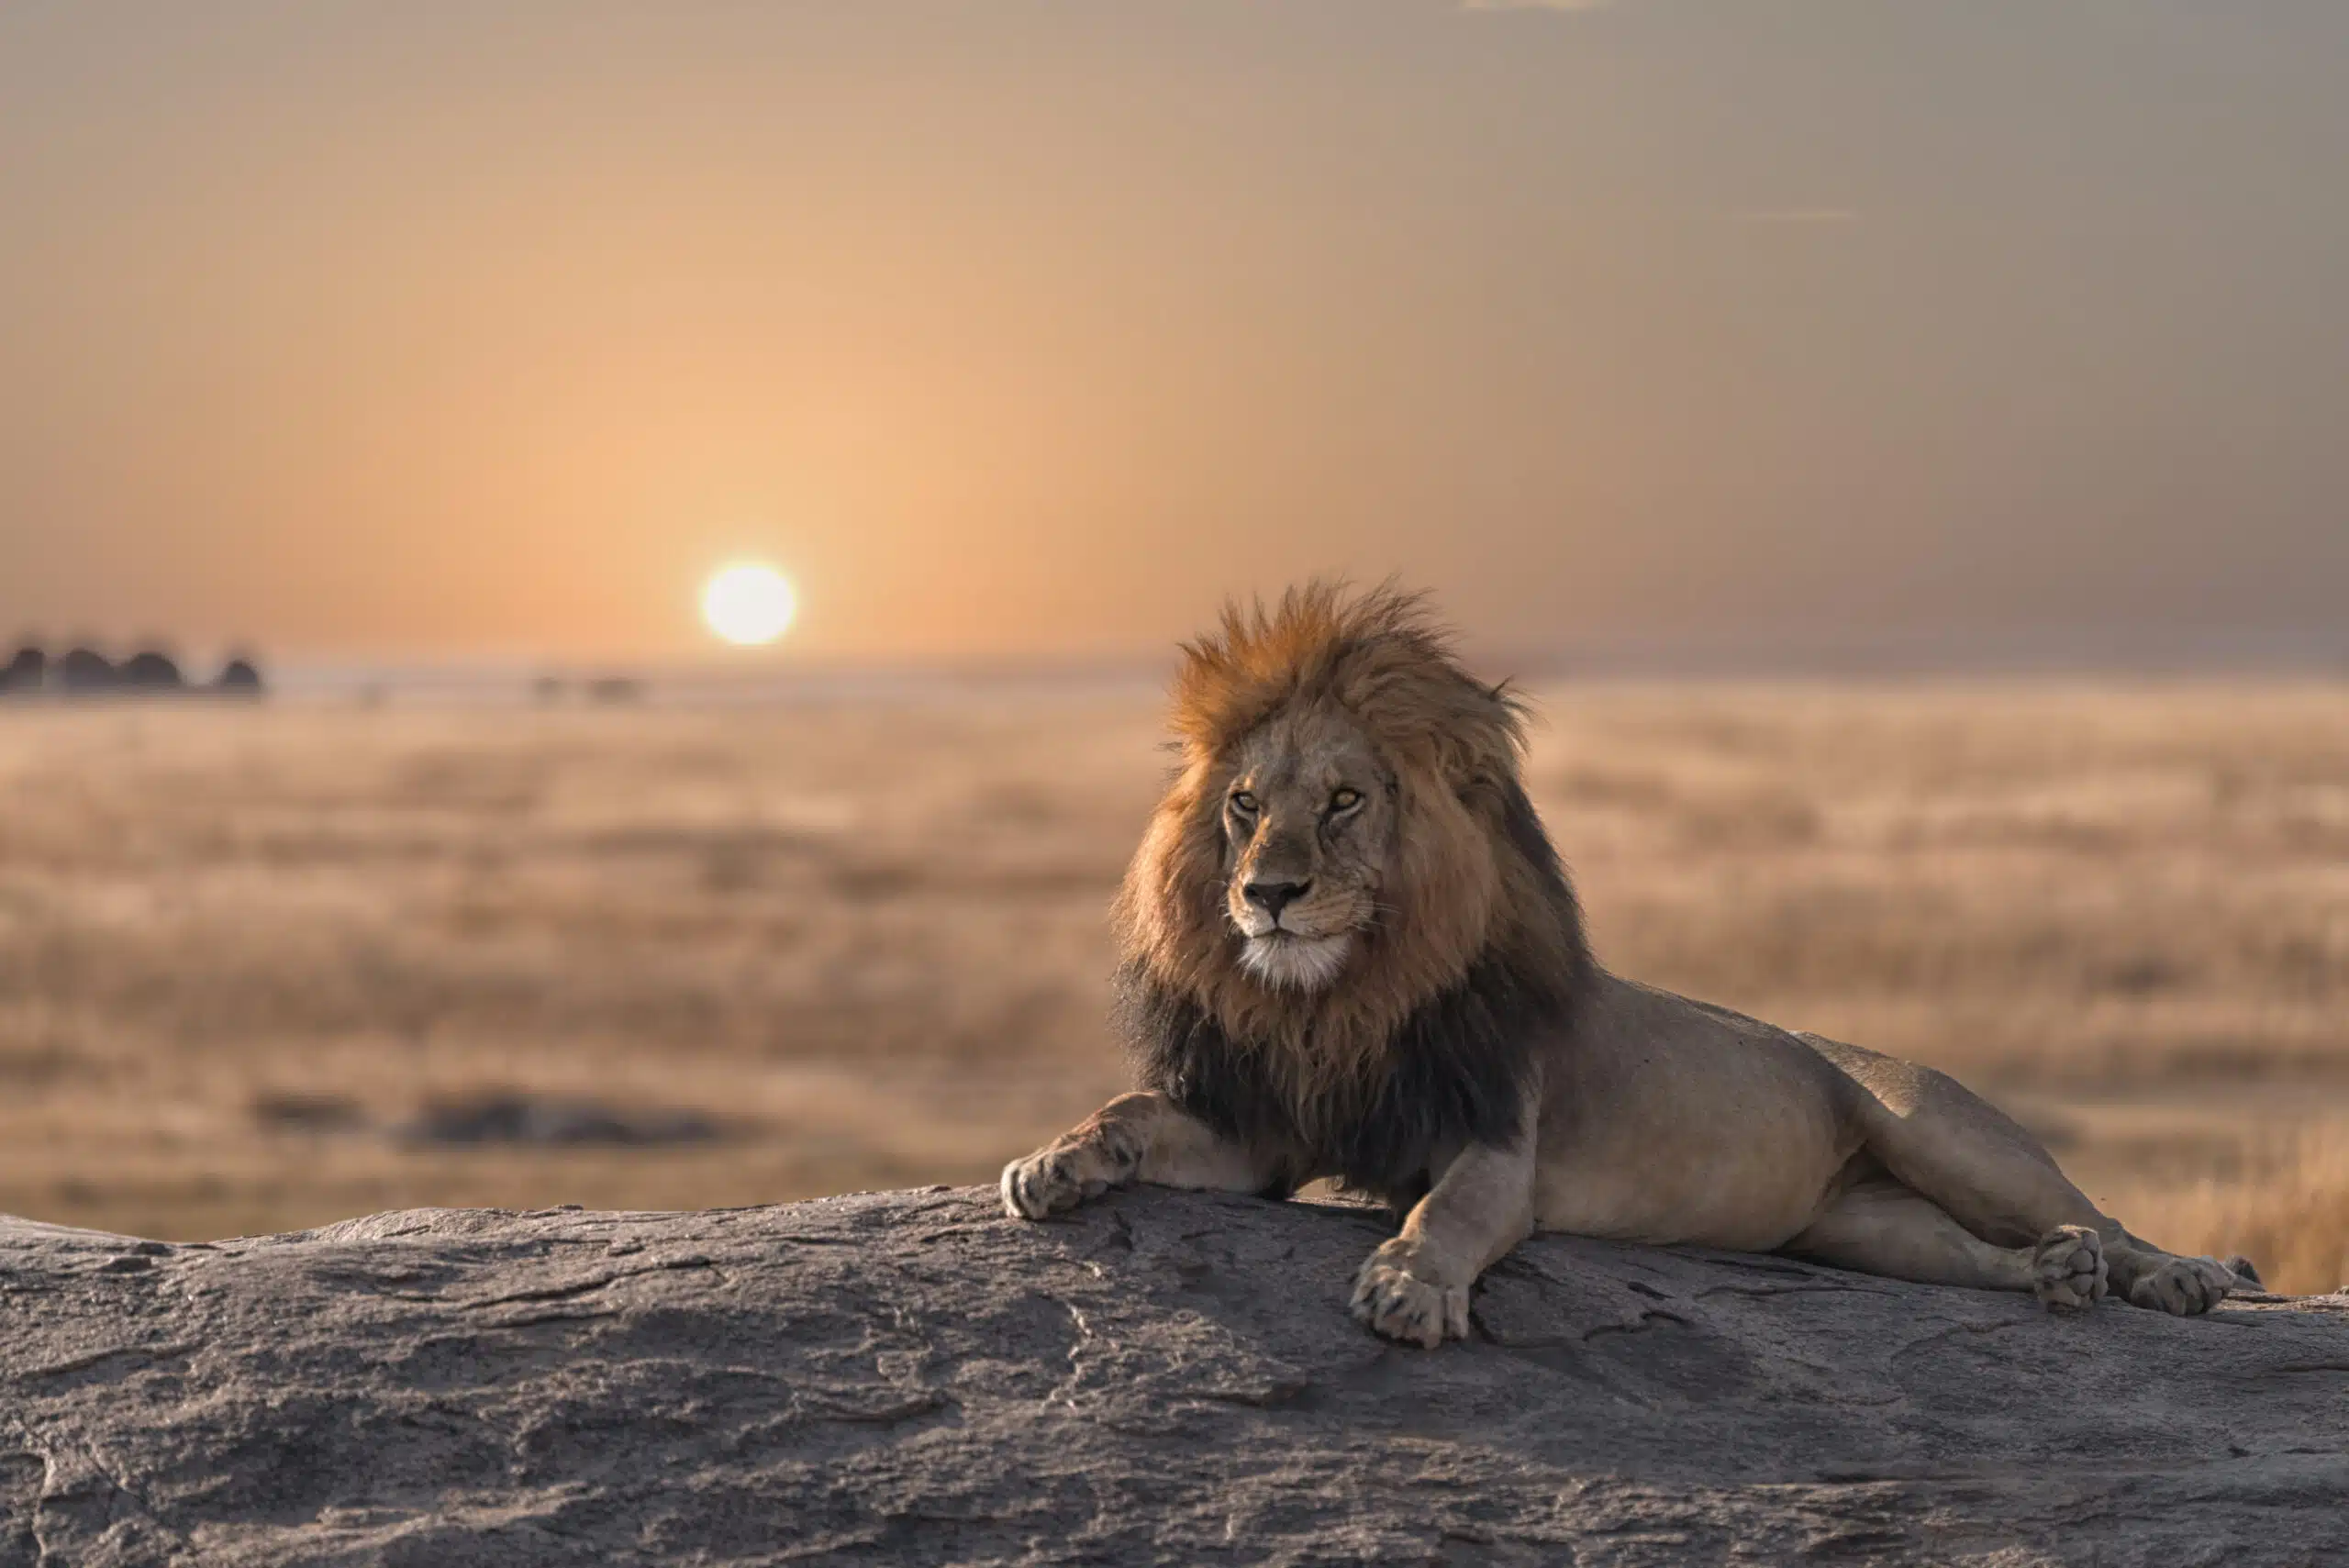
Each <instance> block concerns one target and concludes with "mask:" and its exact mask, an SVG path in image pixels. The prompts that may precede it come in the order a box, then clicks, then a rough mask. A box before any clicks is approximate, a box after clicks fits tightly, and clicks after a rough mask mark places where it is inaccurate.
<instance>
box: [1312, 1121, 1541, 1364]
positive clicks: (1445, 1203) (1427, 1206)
mask: <svg viewBox="0 0 2349 1568" xmlns="http://www.w3.org/2000/svg"><path fill="white" fill-rule="evenodd" d="M1533 1169H1534V1149H1533V1129H1532V1127H1531V1125H1530V1118H1529V1125H1527V1126H1526V1127H1525V1128H1523V1129H1521V1130H1520V1132H1519V1134H1518V1136H1517V1139H1516V1140H1515V1141H1514V1142H1512V1143H1510V1144H1508V1146H1507V1147H1495V1146H1493V1145H1491V1144H1481V1143H1479V1144H1471V1145H1469V1147H1468V1148H1466V1149H1464V1150H1463V1151H1461V1153H1460V1156H1459V1157H1458V1158H1457V1159H1455V1160H1453V1162H1452V1163H1451V1164H1450V1165H1449V1166H1448V1167H1446V1168H1445V1170H1444V1173H1443V1174H1442V1177H1441V1178H1440V1179H1438V1181H1437V1182H1436V1184H1435V1186H1434V1187H1433V1189H1432V1190H1431V1191H1430V1192H1429V1194H1428V1195H1427V1196H1426V1197H1424V1198H1421V1199H1420V1200H1419V1205H1418V1207H1415V1208H1413V1209H1412V1210H1411V1212H1410V1214H1409V1215H1408V1217H1407V1218H1405V1219H1404V1221H1403V1230H1402V1234H1400V1235H1398V1236H1397V1237H1396V1238H1395V1239H1394V1240H1390V1241H1387V1242H1385V1243H1384V1244H1382V1245H1381V1246H1380V1247H1379V1249H1378V1251H1375V1252H1373V1253H1372V1254H1371V1255H1370V1259H1369V1261H1368V1262H1365V1263H1364V1264H1363V1266H1362V1272H1361V1273H1359V1274H1357V1275H1356V1276H1355V1277H1354V1295H1353V1314H1354V1317H1355V1318H1357V1319H1359V1320H1360V1321H1361V1322H1363V1323H1364V1324H1367V1325H1368V1326H1369V1327H1370V1328H1372V1329H1375V1330H1376V1331H1377V1332H1379V1333H1381V1334H1384V1335H1385V1336H1386V1338H1388V1339H1390V1340H1403V1341H1405V1342H1406V1343H1408V1344H1415V1345H1421V1346H1424V1347H1426V1348H1427V1349H1429V1350H1433V1349H1435V1348H1436V1347H1437V1346H1438V1345H1440V1344H1442V1343H1443V1341H1444V1340H1447V1339H1452V1340H1461V1339H1465V1338H1467V1335H1468V1288H1469V1286H1471V1285H1473V1284H1475V1283H1476V1278H1477V1276H1478V1275H1479V1274H1482V1273H1484V1272H1485V1271H1486V1269H1487V1268H1489V1267H1491V1266H1492V1265H1493V1264H1494V1263H1495V1262H1498V1261H1499V1259H1500V1258H1501V1257H1502V1256H1503V1255H1504V1254H1505V1253H1507V1252H1508V1250H1509V1249H1510V1248H1512V1247H1514V1246H1516V1245H1517V1244H1518V1243H1519V1242H1520V1241H1522V1240H1525V1239H1526V1237H1528V1236H1530V1235H1531V1234H1532V1233H1533Z"/></svg>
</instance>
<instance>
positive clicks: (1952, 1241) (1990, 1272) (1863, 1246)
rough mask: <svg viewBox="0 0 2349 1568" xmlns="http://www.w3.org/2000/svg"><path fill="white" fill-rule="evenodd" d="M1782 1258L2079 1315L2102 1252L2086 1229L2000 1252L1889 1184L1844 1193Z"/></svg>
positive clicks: (2092, 1296)
mask: <svg viewBox="0 0 2349 1568" xmlns="http://www.w3.org/2000/svg"><path fill="white" fill-rule="evenodd" d="M1782 1251H1787V1252H1791V1253H1794V1254H1795V1255H1797V1256H1798V1257H1804V1258H1809V1259H1812V1260H1814V1261H1816V1262H1822V1263H1831V1264H1833V1265H1834V1266H1835V1267H1837V1268H1844V1269H1856V1270H1858V1271H1859V1272H1860V1273H1868V1274H1882V1275H1883V1276H1885V1277H1886V1278H1887V1279H1905V1280H1914V1281H1916V1282H1917V1283H1918V1284H1955V1285H1965V1286H1967V1287H1969V1288H1971V1289H1975V1290H2014V1291H2028V1292H2030V1293H2031V1294H2032V1295H2033V1296H2037V1297H2038V1298H2039V1299H2040V1300H2041V1301H2042V1302H2043V1303H2044V1304H2045V1305H2046V1306H2048V1307H2051V1308H2053V1309H2054V1310H2056V1311H2065V1312H2076V1311H2080V1310H2083V1309H2085V1308H2087V1307H2092V1306H2094V1305H2095V1304H2096V1302H2097V1300H2098V1299H2099V1297H2101V1296H2103V1295H2104V1293H2105V1264H2104V1250H2103V1247H2102V1245H2101V1244H2100V1241H2099V1237H2098V1235H2097V1233H2096V1232H2095V1231H2094V1230H2092V1229H2088V1228H2087V1227H2085V1226H2078V1225H2065V1226H2060V1227H2057V1228H2056V1229H2053V1230H2051V1231H2049V1232H2048V1234H2047V1235H2045V1236H2043V1237H2042V1238H2041V1239H2040V1240H2038V1241H2037V1242H2036V1243H2034V1244H2033V1245H2031V1246H2028V1247H2000V1246H1997V1245H1994V1244H1993V1243H1991V1242H1988V1241H1985V1240H1982V1238H1980V1237H1979V1236H1976V1235H1975V1234H1974V1232H1972V1231H1971V1230H1968V1229H1966V1228H1965V1226H1963V1225H1960V1224H1959V1223H1958V1222H1957V1221H1956V1220H1954V1219H1953V1218H1950V1216H1949V1212H1948V1210H1946V1209H1944V1208H1943V1207H1941V1206H1940V1205H1939V1204H1936V1203H1934V1202H1933V1201H1932V1199H1931V1198H1928V1197H1925V1196H1922V1195H1920V1194H1918V1193H1915V1192H1912V1191H1911V1190H1909V1188H1907V1187H1905V1186H1902V1185H1901V1184H1899V1183H1898V1182H1896V1181H1893V1180H1892V1179H1890V1178H1889V1177H1879V1178H1876V1179H1873V1180H1870V1181H1865V1182H1863V1183H1861V1184H1858V1185H1856V1186H1854V1187H1852V1188H1850V1189H1849V1190H1848V1191H1846V1192H1844V1193H1843V1194H1842V1195H1841V1196H1839V1197H1838V1198H1836V1200H1835V1201H1834V1202H1833V1203H1831V1204H1830V1205H1829V1206H1828V1207H1827V1209H1826V1212H1824V1213H1822V1214H1821V1215H1820V1217H1819V1218H1817V1219H1815V1220H1813V1221H1812V1222H1811V1224H1810V1228H1809V1229H1807V1230H1805V1231H1804V1232H1803V1233H1802V1234H1801V1235H1799V1236H1798V1237H1796V1238H1795V1239H1794V1240H1792V1241H1789V1242H1787V1245H1786V1246H1785V1247H1784V1248H1783V1249H1782Z"/></svg>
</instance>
